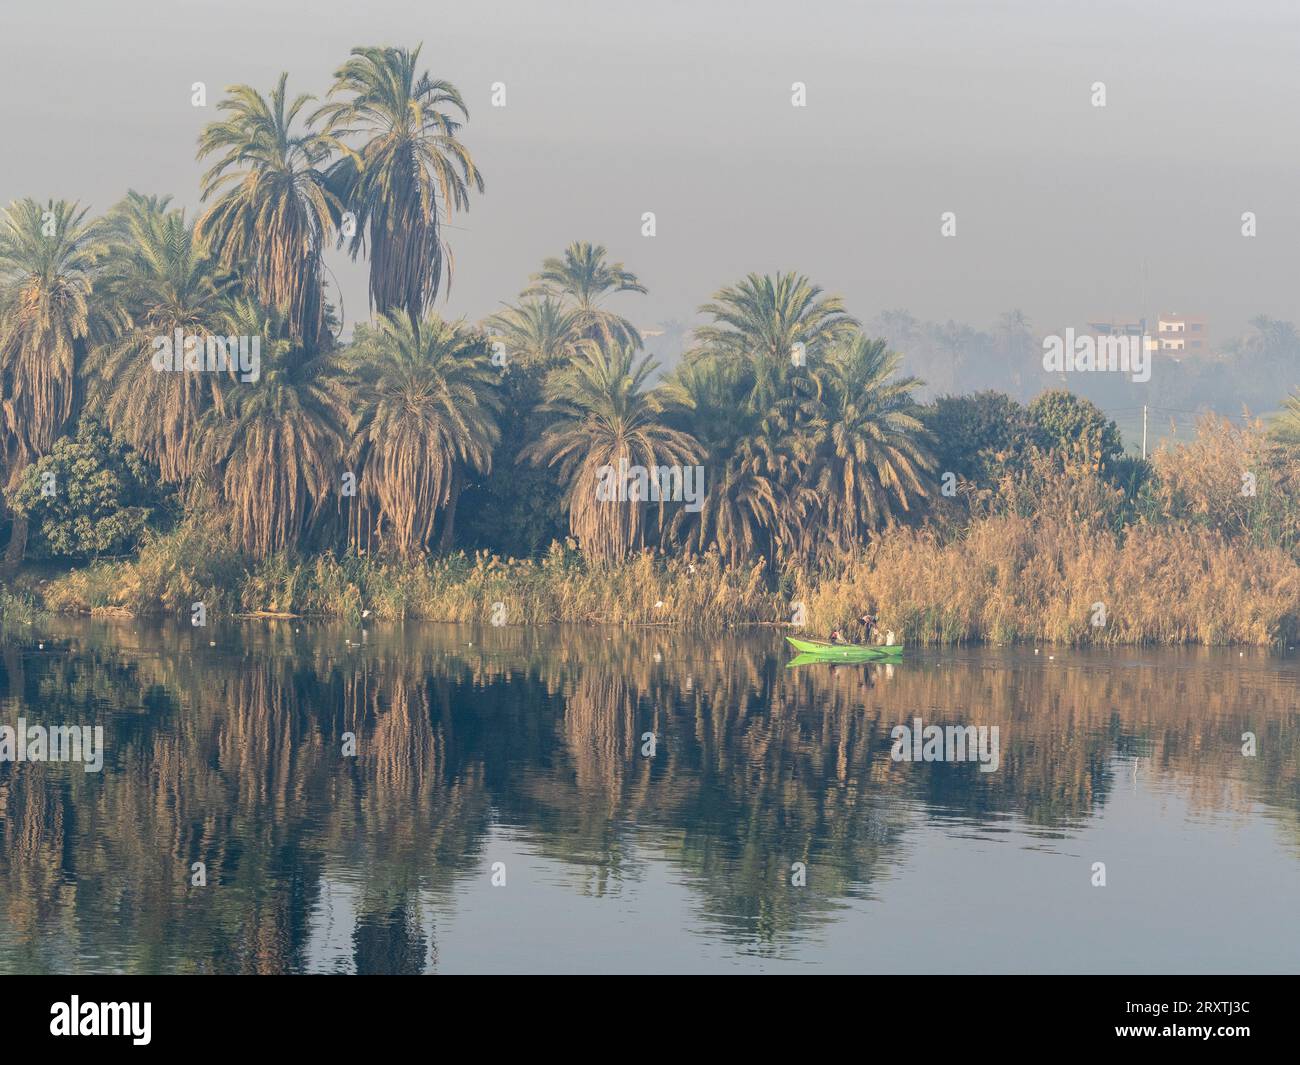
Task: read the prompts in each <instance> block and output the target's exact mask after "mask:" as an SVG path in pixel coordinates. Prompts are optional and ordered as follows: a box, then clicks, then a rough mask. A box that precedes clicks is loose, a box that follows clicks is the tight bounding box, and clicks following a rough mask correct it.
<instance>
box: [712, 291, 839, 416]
mask: <svg viewBox="0 0 1300 1065" xmlns="http://www.w3.org/2000/svg"><path fill="white" fill-rule="evenodd" d="M821 293H822V290H821V289H820V288H819V287H818V286H817V285H814V284H812V282H810V281H809V280H808V279H807V278H806V277H804V276H803V275H802V274H793V273H791V274H777V275H776V276H775V277H772V276H767V277H760V276H759V275H757V274H750V275H749V276H747V277H746V278H745V279H744V280H743V281H741V282H739V283H738V284H736V285H733V286H730V287H728V288H724V289H721V290H720V291H718V292H716V293H714V296H713V302H711V303H706V304H705V305H704V306H703V307H701V308H700V313H702V314H707V315H710V316H711V317H712V318H713V321H712V322H711V323H710V324H708V325H704V326H701V327H700V328H699V329H697V330H696V331H695V338H696V348H695V351H694V352H693V353H692V358H693V359H700V358H713V359H719V360H722V361H726V362H733V363H738V364H739V365H741V366H743V367H744V368H745V370H746V373H747V375H748V378H749V380H748V386H747V388H746V393H747V394H746V401H747V402H748V404H749V406H750V407H751V409H754V410H763V409H766V408H767V407H768V406H769V405H771V404H772V403H774V402H776V401H778V400H779V399H780V398H781V397H782V395H783V394H785V393H787V392H788V390H789V384H790V382H791V379H792V378H793V377H794V376H795V374H794V371H795V370H798V369H799V366H798V364H797V362H796V359H795V356H796V353H797V351H802V352H803V356H804V361H805V363H806V364H815V362H816V360H817V359H818V358H820V356H821V354H822V353H823V352H824V351H825V349H826V348H827V347H828V346H829V345H831V344H833V343H835V342H836V341H837V340H840V339H842V338H843V337H845V336H847V335H848V334H849V333H851V332H852V331H853V329H854V327H855V326H856V325H857V322H856V320H855V319H853V318H851V317H850V316H849V315H848V313H847V312H846V311H845V310H844V305H843V303H842V302H841V301H840V298H839V297H838V296H827V297H822V294H821ZM800 344H801V345H803V346H802V348H801V349H796V345H800Z"/></svg>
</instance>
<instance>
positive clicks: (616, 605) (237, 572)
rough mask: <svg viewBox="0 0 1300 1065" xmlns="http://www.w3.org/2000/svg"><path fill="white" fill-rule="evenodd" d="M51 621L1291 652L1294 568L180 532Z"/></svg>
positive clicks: (1017, 534)
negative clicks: (521, 556)
mask: <svg viewBox="0 0 1300 1065" xmlns="http://www.w3.org/2000/svg"><path fill="white" fill-rule="evenodd" d="M24 590H30V593H31V601H32V603H33V604H34V605H35V606H38V607H41V608H44V609H46V610H49V611H52V612H56V613H89V614H92V615H123V616H132V617H143V616H156V615H164V616H165V615H172V616H176V617H178V618H184V619H187V620H188V619H189V617H190V614H191V610H192V606H193V604H194V603H198V602H202V603H203V604H204V608H205V611H206V614H207V616H208V617H213V616H223V615H224V616H230V615H237V614H256V615H261V616H289V617H337V618H344V619H350V620H355V619H359V618H361V617H363V616H366V617H374V618H376V619H385V620H403V619H421V620H428V621H443V622H475V621H478V622H493V621H494V620H495V621H497V622H498V623H500V624H509V625H516V624H550V623H557V622H562V623H588V624H609V625H663V626H672V627H679V628H683V629H699V630H717V629H721V628H725V627H729V626H738V625H745V624H777V625H780V624H786V623H789V622H791V621H792V620H795V615H796V612H798V611H799V610H800V605H802V620H803V621H804V623H805V625H806V626H807V627H808V628H809V629H810V630H811V631H815V632H816V631H829V629H831V628H833V627H836V626H842V625H845V624H848V623H851V622H852V620H853V618H854V617H856V615H857V614H858V613H860V612H861V611H862V610H863V609H864V608H865V607H868V606H871V607H874V608H875V609H876V611H877V612H878V613H879V615H880V617H881V621H882V625H883V626H884V627H887V628H890V629H893V630H894V631H895V632H897V633H898V634H900V636H901V637H902V638H903V639H905V640H907V641H909V642H912V643H926V644H931V643H938V644H945V643H967V642H990V643H1012V642H1020V641H1044V642H1051V643H1059V644H1069V645H1076V646H1082V645H1120V644H1165V645H1178V644H1201V645H1206V646H1212V645H1225V644H1240V645H1250V646H1270V645H1278V644H1294V643H1295V642H1296V639H1297V636H1298V635H1300V562H1297V560H1296V559H1295V558H1294V557H1293V556H1291V555H1290V554H1289V553H1288V552H1286V551H1284V550H1282V549H1280V548H1278V547H1273V546H1260V545H1255V544H1251V543H1248V542H1243V541H1240V540H1228V539H1225V538H1224V537H1222V536H1220V535H1219V534H1217V533H1214V532H1212V531H1209V530H1203V529H1194V528H1193V529H1185V528H1170V527H1148V526H1142V525H1139V526H1135V527H1130V528H1128V529H1126V530H1125V531H1124V534H1123V535H1120V534H1117V533H1114V532H1111V531H1108V530H1105V529H1097V528H1093V529H1091V530H1089V531H1087V532H1086V534H1078V533H1077V532H1076V531H1075V530H1074V529H1072V528H1071V527H1069V526H1064V525H1061V526H1058V525H1053V524H1052V523H1044V522H1042V521H1040V520H1037V519H1030V518H1025V517H1021V516H1018V515H999V516H994V517H989V518H984V519H981V520H977V521H974V522H972V523H971V524H970V525H969V526H968V527H967V528H966V529H965V530H964V531H963V533H962V534H961V535H960V536H954V537H950V538H947V539H945V538H943V537H941V536H940V535H938V534H937V533H935V532H933V531H916V530H911V529H898V530H894V531H892V532H889V533H887V534H885V535H883V536H881V537H880V538H878V539H877V540H876V541H875V542H874V543H873V544H872V545H871V546H870V547H868V548H865V549H863V550H860V551H857V552H853V553H851V554H845V555H842V556H839V557H835V558H832V559H829V560H824V561H823V562H822V563H820V564H819V565H817V566H815V567H796V566H790V567H787V568H786V569H784V570H783V571H781V572H779V573H777V574H775V575H773V574H771V573H769V572H768V569H767V567H766V566H765V565H764V563H763V562H762V561H756V562H755V563H754V564H753V565H752V566H747V567H729V566H726V565H724V564H723V563H722V562H721V561H720V560H719V559H718V557H717V556H716V555H714V554H710V555H706V556H703V557H692V558H686V557H668V556H664V555H661V554H660V555H651V554H650V553H646V554H642V555H640V556H638V557H636V558H633V559H632V560H630V561H628V562H626V563H624V564H622V565H620V566H614V567H601V566H592V565H589V564H588V563H587V562H585V561H584V560H583V559H582V557H581V556H580V555H579V554H578V553H577V552H576V551H574V550H573V549H572V548H571V547H565V546H562V545H559V544H555V545H552V547H551V550H550V552H549V553H548V554H547V555H546V556H544V557H543V558H541V559H538V560H515V559H500V558H497V557H494V556H489V555H486V554H482V553H480V554H478V555H476V556H473V557H467V556H466V555H464V554H456V555H452V556H447V557H442V558H435V559H430V560H426V561H421V562H416V563H410V564H403V563H399V562H394V561H384V560H380V559H377V558H372V557H359V556H345V557H342V558H337V557H334V556H332V555H331V556H318V557H314V558H313V557H308V558H291V557H288V556H277V557H274V558H271V559H269V560H265V561H262V562H252V561H249V560H246V559H243V558H242V557H240V556H239V555H237V554H235V553H234V552H232V551H230V550H228V549H225V548H223V547H221V546H220V545H216V544H213V543H212V542H211V539H210V537H208V536H206V535H205V534H204V533H202V532H201V531H198V530H194V529H192V528H191V529H188V530H182V531H179V532H175V533H172V534H170V535H168V536H164V537H158V538H156V539H155V540H153V541H152V542H150V543H147V544H146V545H145V546H144V547H142V548H141V550H140V552H139V553H138V555H137V556H136V557H135V558H133V559H130V560H126V561H115V562H99V563H93V564H90V565H88V566H85V567H83V568H80V569H74V570H71V571H69V572H66V573H63V574H60V575H56V576H53V577H50V578H47V579H44V580H35V579H32V578H31V577H28V578H27V579H26V580H25V581H24V582H22V583H20V586H19V596H20V598H19V600H18V601H20V602H26V601H27V600H26V599H24V598H22V596H23V592H24Z"/></svg>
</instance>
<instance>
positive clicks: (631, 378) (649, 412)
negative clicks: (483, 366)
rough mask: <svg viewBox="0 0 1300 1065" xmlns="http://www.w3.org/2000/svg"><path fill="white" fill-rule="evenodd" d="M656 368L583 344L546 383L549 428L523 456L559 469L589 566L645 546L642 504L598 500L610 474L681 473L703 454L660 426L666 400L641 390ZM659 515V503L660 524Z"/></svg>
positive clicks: (623, 352) (631, 352)
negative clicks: (667, 469)
mask: <svg viewBox="0 0 1300 1065" xmlns="http://www.w3.org/2000/svg"><path fill="white" fill-rule="evenodd" d="M656 368H657V364H655V363H654V362H652V361H651V360H650V358H649V357H648V356H647V357H644V358H642V359H641V360H640V361H639V362H638V361H637V360H636V349H635V348H634V347H633V346H632V345H631V344H621V345H615V346H610V347H606V346H604V345H601V344H599V343H597V342H595V341H593V340H584V341H583V342H582V346H581V350H580V351H579V353H578V357H577V359H576V360H575V361H574V363H573V364H572V365H571V366H569V367H567V368H564V369H561V370H557V371H556V372H554V373H553V374H551V376H550V377H549V378H548V379H547V382H546V393H547V401H546V403H545V404H544V405H543V407H542V410H543V411H544V412H545V413H547V414H549V415H552V416H553V417H554V421H553V423H552V424H551V425H550V426H549V427H548V428H547V429H546V430H545V432H543V434H542V436H541V439H540V440H538V441H536V442H535V443H534V444H532V445H530V446H529V447H527V448H525V449H524V453H523V455H522V456H521V457H525V458H530V459H532V460H533V461H534V462H537V463H542V462H545V463H547V464H549V465H556V466H558V467H559V471H560V474H561V477H562V478H563V480H564V481H565V482H567V484H568V490H567V500H566V501H567V503H568V507H569V528H570V529H571V531H572V532H573V535H574V536H575V537H576V538H577V540H578V543H579V544H580V545H581V547H582V550H583V553H584V554H585V555H586V556H587V557H588V558H589V559H591V560H592V561H596V562H620V561H622V560H623V559H624V558H626V557H627V555H628V553H629V552H630V551H632V550H633V549H635V548H636V547H638V546H640V545H641V544H642V543H643V541H644V534H645V527H646V507H645V504H644V501H638V500H633V499H628V500H620V499H601V498H600V496H601V493H600V491H599V490H598V489H599V487H600V485H601V484H602V481H603V480H604V478H605V477H607V476H608V473H609V471H618V470H621V469H623V468H624V466H623V464H624V463H625V464H626V466H627V467H634V466H640V467H643V468H644V469H646V470H647V471H649V470H653V469H654V468H655V467H656V466H661V465H663V466H671V465H678V466H686V465H688V464H691V463H694V462H696V461H697V459H698V457H699V455H700V448H699V444H698V443H697V442H696V441H695V439H694V438H693V437H692V436H690V434H689V433H685V432H682V431H681V430H678V429H674V428H672V427H670V426H669V425H668V424H666V423H665V421H664V415H665V414H668V413H671V400H670V399H669V398H668V397H666V396H663V395H658V394H656V392H655V391H652V390H650V389H648V388H647V387H646V383H647V381H648V379H649V377H650V375H651V374H652V373H653V372H654V371H655V369H656ZM602 471H603V472H602ZM606 483H607V482H606ZM663 511H664V506H663V501H662V500H661V501H660V518H661V520H662V517H663Z"/></svg>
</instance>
